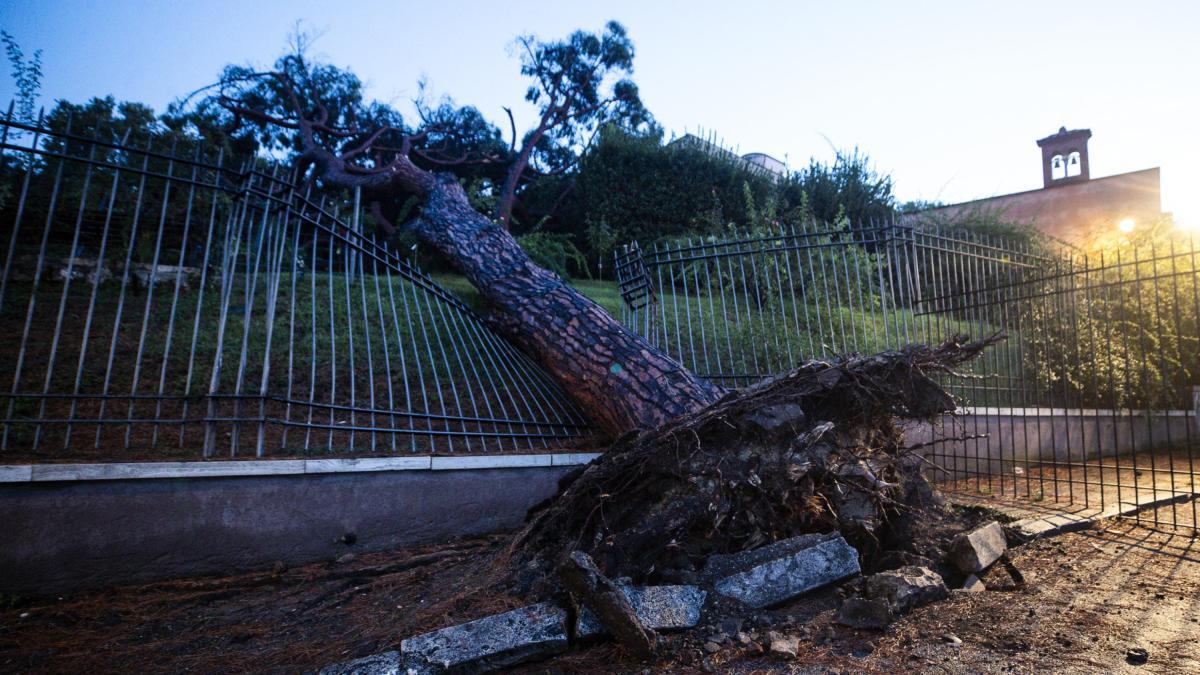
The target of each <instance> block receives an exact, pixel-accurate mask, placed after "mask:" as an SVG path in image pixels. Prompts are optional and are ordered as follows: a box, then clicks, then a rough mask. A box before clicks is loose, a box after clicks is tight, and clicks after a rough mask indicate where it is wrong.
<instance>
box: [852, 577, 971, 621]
mask: <svg viewBox="0 0 1200 675" xmlns="http://www.w3.org/2000/svg"><path fill="white" fill-rule="evenodd" d="M949 595H950V590H949V589H948V588H946V583H945V581H943V580H942V576H941V575H940V574H938V573H937V572H934V571H933V570H931V569H929V568H927V567H917V566H910V567H901V568H900V569H897V570H889V571H887V572H880V573H879V574H873V575H871V576H869V577H867V578H866V579H865V580H864V581H863V583H862V584H861V585H860V592H859V594H857V595H854V596H851V597H849V598H847V599H846V601H845V602H844V603H843V604H842V608H841V610H840V611H839V613H838V622H839V623H842V624H845V625H847V626H853V627H855V628H883V627H885V626H887V625H888V624H889V623H891V622H892V621H894V620H895V619H896V618H898V617H900V616H903V615H904V614H906V613H907V612H908V611H910V610H912V609H914V608H916V607H920V606H921V605H926V604H929V603H931V602H937V601H938V600H943V599H945V598H946V597H948V596H949Z"/></svg>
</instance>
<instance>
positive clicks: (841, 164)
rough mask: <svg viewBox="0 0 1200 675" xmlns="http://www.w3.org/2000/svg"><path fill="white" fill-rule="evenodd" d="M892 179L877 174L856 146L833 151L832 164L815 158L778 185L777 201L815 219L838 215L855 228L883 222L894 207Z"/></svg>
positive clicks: (825, 220) (833, 218) (831, 218)
mask: <svg viewBox="0 0 1200 675" xmlns="http://www.w3.org/2000/svg"><path fill="white" fill-rule="evenodd" d="M892 188H893V185H892V178H891V176H889V175H888V174H885V173H880V172H879V171H878V170H876V169H875V168H874V167H873V166H872V164H871V159H870V157H869V156H868V155H867V154H866V153H863V152H861V151H860V150H859V149H858V148H857V147H856V148H854V149H853V150H851V151H850V152H844V151H841V150H839V151H837V154H836V156H835V158H834V161H833V163H832V164H825V163H822V162H819V161H817V160H816V159H813V160H810V161H809V164H808V166H807V167H805V168H803V169H801V170H800V171H798V172H796V173H795V174H793V175H792V176H790V177H789V178H788V180H786V181H784V183H783V184H782V185H781V186H780V192H781V195H780V201H781V202H782V203H784V204H787V205H789V206H790V207H791V208H795V209H801V210H802V211H807V213H804V214H803V215H805V216H810V217H812V218H813V219H815V220H816V221H817V222H821V223H833V222H835V221H837V220H838V219H839V218H841V217H845V218H847V219H848V220H849V222H850V224H851V225H852V226H853V227H855V228H861V227H869V226H871V225H872V224H877V225H879V224H884V223H887V222H889V221H890V220H891V218H892V214H893V213H894V212H895V209H896V198H895V195H893V194H892Z"/></svg>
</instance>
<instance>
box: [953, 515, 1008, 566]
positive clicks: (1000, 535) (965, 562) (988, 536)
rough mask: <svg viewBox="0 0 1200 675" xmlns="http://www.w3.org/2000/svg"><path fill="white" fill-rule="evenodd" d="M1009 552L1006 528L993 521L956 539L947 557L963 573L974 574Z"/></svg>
mask: <svg viewBox="0 0 1200 675" xmlns="http://www.w3.org/2000/svg"><path fill="white" fill-rule="evenodd" d="M1007 550H1008V540H1006V539H1005V538H1004V528H1003V527H1000V523H997V522H996V521H994V520H993V521H990V522H988V523H986V524H984V525H981V526H979V527H977V528H975V529H974V530H971V531H970V532H965V533H963V534H960V535H958V536H957V537H955V538H954V541H952V542H951V543H950V550H949V551H948V553H947V556H946V557H947V558H948V559H949V561H950V563H951V564H952V565H954V566H955V567H957V568H958V569H959V570H961V571H962V572H964V573H966V574H972V573H975V572H981V571H983V570H985V569H987V568H988V567H989V566H990V565H991V564H992V563H994V562H996V561H997V560H999V559H1000V556H1002V555H1004V552H1005V551H1007Z"/></svg>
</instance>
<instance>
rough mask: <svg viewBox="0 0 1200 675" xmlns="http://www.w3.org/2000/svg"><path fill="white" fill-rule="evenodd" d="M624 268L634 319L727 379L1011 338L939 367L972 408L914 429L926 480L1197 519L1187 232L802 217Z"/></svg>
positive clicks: (638, 250)
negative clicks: (954, 369) (847, 357)
mask: <svg viewBox="0 0 1200 675" xmlns="http://www.w3.org/2000/svg"><path fill="white" fill-rule="evenodd" d="M615 265H616V266H615V270H616V274H617V277H618V282H619V284H620V288H621V295H622V298H623V299H624V300H625V306H624V307H623V311H622V316H621V320H622V322H623V323H624V324H625V325H626V326H628V327H630V328H631V329H633V330H636V331H638V332H639V333H641V334H642V335H644V336H645V337H646V338H647V339H648V340H650V341H651V342H652V343H653V344H655V345H657V346H658V347H659V348H661V349H663V350H665V351H667V352H668V353H669V354H671V355H672V356H673V357H674V358H676V359H677V360H679V361H680V362H681V363H683V364H684V365H686V366H688V367H689V368H692V369H693V370H695V371H696V372H698V373H701V374H703V375H704V376H705V377H708V378H710V379H712V380H715V381H718V382H721V383H723V384H725V385H727V386H740V385H743V384H746V383H748V382H751V381H754V380H757V379H761V378H763V377H767V376H770V375H774V374H777V373H780V372H784V371H786V370H788V369H790V368H794V367H795V366H796V365H798V364H799V363H800V362H801V361H803V360H805V359H810V358H817V359H824V358H830V357H833V356H836V355H842V354H852V353H860V354H867V353H874V352H878V351H884V350H889V349H898V348H902V347H904V346H905V345H909V344H918V343H937V342H940V341H942V340H944V339H946V338H948V337H950V336H953V335H957V334H967V335H970V336H972V337H983V336H988V335H992V334H995V333H1004V334H1005V335H1006V336H1007V339H1006V340H1005V341H1004V342H1002V343H1001V344H999V345H998V346H996V347H994V348H993V349H990V350H987V351H986V352H985V353H984V355H983V356H982V357H981V358H979V359H977V360H976V361H975V362H973V363H971V364H969V365H968V366H966V367H965V368H964V369H963V372H961V373H958V374H956V375H954V376H949V375H943V376H939V379H941V380H942V381H943V383H944V384H945V385H946V387H947V389H948V390H949V391H951V393H953V394H954V395H955V396H956V398H957V400H958V401H959V402H960V406H961V408H960V411H959V413H958V414H957V415H955V416H952V417H949V418H947V419H946V420H945V421H944V422H943V423H942V424H939V425H935V426H934V427H921V428H914V429H911V430H910V434H909V435H910V440H911V441H912V442H913V443H914V444H916V445H918V446H919V447H920V448H921V451H922V453H923V454H924V455H925V456H926V457H927V458H928V459H930V460H931V461H932V462H933V463H934V464H936V465H937V467H938V468H937V469H936V470H934V471H933V474H932V475H933V476H934V477H936V478H938V479H939V480H941V481H943V482H945V483H946V484H948V485H951V486H953V487H960V488H961V487H968V486H969V487H970V488H972V489H974V490H979V491H982V492H987V493H992V494H996V495H1004V496H1010V497H1011V496H1019V497H1022V498H1025V499H1030V500H1033V501H1039V500H1043V499H1049V500H1055V501H1065V502H1068V503H1071V504H1080V505H1083V506H1084V507H1088V508H1097V509H1109V508H1115V507H1116V506H1117V505H1119V504H1122V503H1127V502H1129V503H1136V504H1146V503H1155V504H1157V503H1160V502H1163V503H1164V505H1163V506H1161V507H1160V508H1155V509H1150V510H1148V511H1147V512H1146V514H1145V515H1138V516H1137V517H1138V518H1139V519H1141V520H1144V521H1146V522H1151V523H1153V524H1157V525H1170V526H1176V527H1188V528H1195V527H1196V523H1197V519H1196V515H1197V514H1196V510H1197V503H1196V501H1195V500H1194V497H1195V496H1196V495H1197V492H1198V491H1197V487H1198V486H1200V481H1198V480H1197V473H1196V468H1197V459H1198V458H1200V448H1197V445H1198V442H1197V439H1198V437H1200V427H1198V426H1197V413H1198V411H1200V323H1198V319H1197V317H1198V316H1200V248H1198V247H1197V242H1196V241H1195V239H1194V238H1193V237H1190V236H1186V235H1184V234H1182V233H1180V232H1172V233H1167V234H1164V235H1163V236H1157V237H1151V238H1147V239H1146V240H1145V241H1141V242H1136V243H1135V242H1125V243H1124V244H1123V245H1121V246H1116V247H1114V248H1112V249H1111V250H1106V251H1104V252H1099V253H1094V254H1090V255H1085V254H1083V253H1081V252H1080V251H1078V250H1073V249H1069V248H1066V247H1062V246H1055V245H1052V244H1051V243H1049V242H1038V241H1029V242H1022V243H1014V242H1013V241H1011V240H1006V239H1004V238H1001V237H993V236H988V235H984V234H979V233H973V232H967V231H957V230H950V229H938V228H932V227H921V228H918V227H909V226H904V225H896V224H889V225H884V226H869V227H861V228H850V227H825V226H817V225H811V224H808V225H799V226H795V227H792V226H788V227H773V228H770V229H760V230H756V231H752V232H745V233H742V234H740V235H735V236H730V237H726V238H717V237H708V238H690V239H689V238H683V239H677V240H672V241H667V242H658V243H657V244H655V245H653V246H652V247H650V248H648V249H643V248H642V247H640V246H639V245H638V244H636V243H632V244H629V245H628V246H625V247H623V248H622V249H621V250H620V251H618V252H617V254H616V256H615ZM1171 500H1174V502H1173V503H1171V504H1165V502H1166V501H1171Z"/></svg>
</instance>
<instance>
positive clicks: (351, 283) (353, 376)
mask: <svg viewBox="0 0 1200 675" xmlns="http://www.w3.org/2000/svg"><path fill="white" fill-rule="evenodd" d="M103 138H104V135H103V134H102V133H96V132H94V130H93V133H92V134H90V135H80V134H76V133H73V132H72V130H71V128H70V121H67V123H66V126H65V128H62V129H54V130H52V129H50V128H48V126H47V125H45V124H22V123H20V122H16V121H14V120H12V119H11V116H10V119H8V120H6V121H4V122H3V125H2V127H0V148H2V149H3V155H2V157H0V223H2V224H3V228H4V245H5V246H6V249H5V250H4V252H3V254H2V259H3V263H4V268H3V272H2V274H0V332H2V340H3V342H2V345H0V364H2V365H0V372H3V373H5V374H6V376H8V377H11V379H10V380H9V382H8V383H7V385H8V386H6V387H4V390H3V393H0V434H2V438H0V449H2V450H3V455H4V456H6V457H9V458H34V459H42V458H51V459H53V458H56V457H61V458H70V459H79V458H103V459H111V458H114V457H120V456H130V457H140V456H142V455H143V454H146V453H149V456H154V457H159V456H163V455H171V454H181V455H185V456H187V455H191V456H195V455H196V454H199V453H201V452H202V453H203V455H204V456H214V455H228V456H242V455H254V456H264V455H267V454H297V453H300V454H307V453H327V452H377V453H392V452H471V451H480V450H488V451H520V450H528V449H533V448H545V447H549V446H555V445H559V444H561V443H563V442H567V441H569V439H571V438H574V437H577V436H579V435H581V434H584V433H586V432H587V431H588V425H587V423H586V422H585V421H584V417H583V416H582V415H581V413H580V411H579V410H578V409H577V408H576V407H575V405H574V404H573V403H572V402H570V400H569V399H568V398H567V397H566V396H565V395H564V393H563V392H562V390H561V389H560V388H559V387H558V386H557V385H556V384H555V383H554V382H552V381H551V380H550V379H549V378H548V377H547V375H546V374H545V373H543V372H542V371H541V370H540V369H539V368H538V367H537V366H536V365H534V364H533V363H532V362H531V361H530V360H529V359H528V358H526V357H525V356H524V355H522V354H521V353H520V352H518V351H517V350H516V349H515V348H513V347H512V346H511V345H510V344H509V343H508V342H506V341H505V340H503V339H502V338H500V337H499V336H497V335H496V334H494V333H493V332H492V331H491V330H489V329H488V327H487V326H485V325H484V324H483V322H482V321H481V320H480V319H479V317H478V316H477V315H476V314H475V313H474V312H473V311H472V310H471V309H470V307H468V306H467V305H466V304H464V303H463V301H461V300H460V299H459V298H458V297H457V296H455V295H453V294H451V293H450V292H448V291H446V290H445V289H443V288H442V287H441V286H439V285H438V284H437V283H436V282H435V281H434V280H433V279H432V278H431V277H429V276H428V275H426V274H424V273H423V272H421V271H420V270H419V269H417V268H415V267H414V266H412V265H411V264H410V263H409V262H408V261H407V260H405V259H404V258H403V257H402V256H401V255H400V253H399V252H398V251H397V250H395V249H394V248H393V247H391V246H390V245H389V244H388V243H386V242H384V241H377V240H376V239H375V238H373V237H372V236H371V235H370V234H369V233H368V232H367V230H368V228H367V227H365V226H364V222H363V218H362V217H361V212H360V211H361V210H360V209H359V207H358V203H357V200H356V199H355V195H353V194H349V195H324V196H320V197H318V196H315V195H313V194H311V193H307V192H306V193H305V194H301V193H299V192H298V191H297V189H296V187H295V185H294V183H293V182H292V181H290V180H286V178H287V176H285V175H284V174H283V173H282V172H281V171H279V170H278V169H277V168H276V169H269V168H264V166H265V165H264V164H262V163H261V162H249V163H245V164H239V165H238V166H231V165H230V162H228V161H226V160H225V159H224V158H223V157H221V156H219V155H217V156H210V155H207V154H205V153H204V152H202V151H201V150H199V149H195V150H193V151H191V152H190V153H182V152H180V150H179V148H178V147H174V148H173V147H169V146H168V147H159V142H155V141H147V142H144V143H133V142H130V141H128V139H120V140H102V139H103ZM185 154H186V156H183V155H185Z"/></svg>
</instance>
